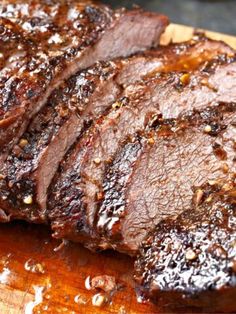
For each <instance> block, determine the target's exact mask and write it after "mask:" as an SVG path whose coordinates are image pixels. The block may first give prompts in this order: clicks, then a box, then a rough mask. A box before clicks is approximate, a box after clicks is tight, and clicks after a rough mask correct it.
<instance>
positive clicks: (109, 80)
mask: <svg viewBox="0 0 236 314" xmlns="http://www.w3.org/2000/svg"><path fill="white" fill-rule="evenodd" d="M213 48H214V49H213ZM193 52H194V56H193V55H192V54H193ZM220 53H221V54H222V53H224V54H228V55H229V54H232V53H233V50H232V49H231V48H230V47H228V46H227V45H226V44H223V43H221V42H218V41H212V40H209V39H207V38H205V37H200V38H196V39H195V40H191V41H190V42H186V43H182V44H176V45H174V44H172V45H169V46H167V47H160V48H159V49H155V50H154V49H153V50H149V51H146V52H145V53H144V54H139V55H135V56H133V57H130V58H123V59H118V60H114V61H111V62H105V63H97V64H96V65H95V66H94V67H91V68H89V69H88V70H86V71H82V72H81V73H78V74H76V75H75V76H73V77H72V78H71V79H69V80H68V81H66V82H65V83H64V84H63V85H62V86H61V87H60V88H58V89H56V90H55V92H54V93H53V94H52V96H51V97H50V98H49V100H48V103H47V105H46V106H45V107H44V108H42V110H41V111H40V112H39V113H38V114H37V115H36V117H35V118H34V119H33V121H32V122H31V123H30V125H29V127H28V129H27V131H26V132H25V133H24V134H23V135H22V137H21V139H20V140H19V142H18V143H17V145H16V146H15V147H14V149H13V152H12V153H11V154H10V155H9V156H8V158H7V162H6V163H4V168H3V169H2V170H1V175H2V177H3V179H2V181H1V184H0V186H1V189H2V198H3V201H1V202H0V204H1V207H2V209H4V210H5V212H6V215H5V216H4V217H5V218H4V219H5V220H9V219H15V218H18V219H19V218H21V219H27V220H30V221H32V220H34V221H37V222H40V221H43V220H45V210H46V199H47V188H48V186H49V184H50V182H51V180H52V178H53V176H54V174H55V171H56V169H57V167H58V164H59V162H60V161H61V160H62V159H63V157H64V155H65V153H66V152H67V150H68V149H69V147H70V146H71V145H72V144H73V143H74V141H75V140H76V139H77V138H78V137H79V136H80V135H81V131H82V130H85V129H86V128H87V127H88V126H89V125H90V124H91V123H92V121H93V120H94V119H95V118H98V117H99V116H100V115H102V114H104V113H105V112H106V110H107V109H108V108H109V107H110V106H111V104H112V102H114V101H115V98H117V97H118V95H119V93H120V92H121V90H122V86H124V85H125V86H127V85H129V84H130V83H134V82H135V81H137V80H139V79H141V77H142V76H144V75H147V74H148V72H151V73H152V72H153V71H154V70H155V71H157V70H159V71H168V70H169V69H171V65H172V67H173V68H172V70H178V69H181V66H182V68H184V69H185V68H186V67H191V68H193V69H194V68H195V67H197V65H198V64H199V63H203V64H204V63H205V62H207V60H209V59H211V58H212V57H213V56H215V55H218V54H220ZM6 197H7V199H6Z"/></svg>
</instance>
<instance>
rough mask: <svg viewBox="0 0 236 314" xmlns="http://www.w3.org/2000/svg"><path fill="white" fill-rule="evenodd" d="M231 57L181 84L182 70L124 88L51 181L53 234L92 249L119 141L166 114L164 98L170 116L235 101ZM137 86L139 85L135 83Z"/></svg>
mask: <svg viewBox="0 0 236 314" xmlns="http://www.w3.org/2000/svg"><path fill="white" fill-rule="evenodd" d="M231 61H232V60H227V61H224V62H222V60H221V59H220V61H217V62H213V63H212V62H210V65H211V66H210V68H205V70H204V71H203V70H202V71H196V72H194V73H192V74H191V81H190V82H189V84H186V85H182V84H181V83H180V82H181V78H182V76H183V74H182V73H172V74H162V75H161V76H158V77H155V80H154V81H155V83H156V84H154V83H153V79H152V78H151V84H150V85H149V81H147V88H143V89H142V87H143V86H144V83H141V88H140V90H139V91H140V92H138V89H136V93H134V92H133V88H132V91H131V89H130V88H129V87H128V88H127V89H126V90H125V92H124V94H125V95H127V94H128V92H127V90H128V91H131V93H130V97H125V98H123V99H122V100H121V101H120V102H117V107H118V108H117V109H116V110H112V111H111V113H110V114H108V115H107V116H106V117H105V118H103V119H101V120H99V121H98V122H97V124H95V126H94V127H93V128H92V129H91V130H90V132H88V133H87V134H86V135H84V136H83V138H82V140H81V141H80V142H78V144H77V146H76V147H75V149H74V150H73V151H72V153H71V157H70V156H69V157H68V158H67V160H66V161H65V162H64V163H63V164H62V167H61V171H60V173H59V174H58V176H57V177H56V178H55V181H54V182H53V184H52V189H51V197H50V201H49V202H48V205H49V217H50V220H51V221H52V228H53V230H54V236H55V237H58V238H69V239H71V240H73V241H78V242H83V243H85V245H86V246H89V247H90V248H91V246H94V247H95V248H96V247H97V245H98V242H99V241H100V236H99V235H98V234H97V232H96V219H97V218H96V217H97V211H98V209H99V206H100V203H101V201H102V200H103V197H104V191H103V177H104V174H105V170H106V169H107V167H109V164H110V163H111V161H112V159H113V157H114V155H115V153H116V151H117V150H118V149H119V147H120V145H122V143H123V142H124V141H125V140H126V138H127V137H128V136H130V137H132V136H133V135H135V134H136V133H137V132H140V131H141V132H142V131H144V130H145V129H146V128H149V124H150V122H151V121H152V120H153V118H155V117H156V116H157V115H159V114H160V113H161V114H162V115H163V116H166V115H167V114H169V110H170V109H169V107H168V106H167V108H166V109H167V114H166V109H165V107H164V101H167V99H172V112H173V118H176V114H179V113H181V112H182V113H183V112H185V113H186V110H188V109H195V108H196V109H204V108H205V107H206V106H213V107H214V106H215V105H217V103H218V102H219V103H221V102H222V101H224V100H225V101H226V102H234V101H235V100H236V89H235V76H236V72H235V66H236V64H235V63H234V62H233V63H228V62H231ZM208 66H209V64H208ZM225 76H227V84H226V83H224V84H223V85H221V82H222V78H223V79H225V81H226V78H225ZM206 77H207V78H208V87H207V86H206V81H205V80H206ZM209 82H211V85H210V83H209ZM137 85H138V86H140V83H138V84H137ZM134 86H136V85H134ZM150 86H151V87H152V88H151V87H150ZM216 90H217V91H216ZM158 95H159V99H158ZM153 96H155V97H156V98H155V100H153V99H154V97H153ZM167 96H168V97H167ZM193 100H194V101H193ZM192 105H193V106H192ZM75 183H76V184H75ZM65 200H66V202H65ZM98 216H99V215H98ZM91 239H92V240H91ZM100 247H102V248H107V247H110V244H109V243H106V242H104V243H100ZM117 249H120V248H118V247H117ZM135 250H136V248H134V247H133V244H131V243H130V247H129V248H128V249H127V251H128V252H129V253H130V254H132V252H135Z"/></svg>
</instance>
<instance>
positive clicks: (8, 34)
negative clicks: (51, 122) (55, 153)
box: [0, 0, 168, 160]
mask: <svg viewBox="0 0 236 314" xmlns="http://www.w3.org/2000/svg"><path fill="white" fill-rule="evenodd" d="M167 24H168V19H167V18H166V17H165V16H162V15H159V14H157V13H149V12H143V11H142V10H141V9H133V10H131V11H126V10H118V11H112V10H111V9H110V8H109V7H107V6H105V5H102V4H97V3H93V2H92V1H74V0H66V1H63V0H61V1H56V2H54V1H43V0H42V1H40V0H36V1H28V2H24V1H23V0H20V1H15V0H9V1H4V2H3V3H1V4H0V29H1V32H0V45H1V51H0V53H1V56H2V57H1V64H0V67H1V77H0V80H1V87H0V88H1V93H0V94H1V96H0V97H1V98H0V147H1V158H0V160H3V159H4V158H5V156H6V155H5V153H7V152H8V151H9V149H10V148H11V147H12V145H13V144H14V143H16V142H17V141H18V139H19V137H20V136H21V134H22V133H23V132H24V131H25V129H26V127H27V125H28V123H29V119H30V118H31V117H32V116H34V115H35V114H36V113H37V112H38V111H39V110H40V108H41V107H42V106H44V104H45V103H46V100H47V98H48V97H49V95H50V94H51V92H52V91H53V89H54V88H55V87H57V86H58V85H59V84H60V83H61V82H62V81H64V80H65V79H66V78H68V77H69V76H71V75H72V74H74V73H75V72H77V71H78V70H80V69H84V68H87V67H89V66H91V65H92V64H94V62H95V61H98V60H109V59H112V58H115V57H119V56H127V55H130V54H133V53H135V52H137V51H142V50H145V49H147V48H149V47H151V46H156V45H157V44H158V41H159V37H160V34H161V33H162V32H163V30H164V28H165V27H166V25H167ZM147 33H148V36H146V34H147ZM124 34H125V35H124Z"/></svg>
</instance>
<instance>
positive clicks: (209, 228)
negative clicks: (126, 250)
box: [135, 178, 236, 313]
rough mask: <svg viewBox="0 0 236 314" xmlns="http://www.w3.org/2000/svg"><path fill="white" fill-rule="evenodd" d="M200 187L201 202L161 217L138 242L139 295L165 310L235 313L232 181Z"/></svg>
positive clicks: (235, 217) (235, 223)
mask: <svg viewBox="0 0 236 314" xmlns="http://www.w3.org/2000/svg"><path fill="white" fill-rule="evenodd" d="M234 179H235V178H234ZM199 191H200V190H199ZM201 191H202V199H201V203H200V204H196V203H195V204H193V205H192V207H191V208H190V209H189V210H187V211H185V212H184V213H183V214H181V215H180V216H179V217H178V218H177V219H176V220H174V219H166V220H164V221H162V222H161V223H160V224H158V225H157V226H156V227H155V230H153V232H152V233H151V234H149V236H148V237H147V239H146V240H145V241H144V243H143V244H142V247H141V249H140V255H139V257H138V258H137V261H136V263H135V279H136V282H137V285H138V290H139V294H140V297H141V298H144V299H146V298H150V299H151V300H152V301H154V302H155V303H157V304H158V305H159V306H161V307H163V309H165V311H166V312H168V313H169V312H170V311H171V309H172V310H174V311H175V312H185V313H186V311H187V308H190V309H192V310H195V311H194V312H201V313H203V312H204V313H222V312H225V313H235V311H236V300H235V293H236V267H235V260H236V247H235V243H236V242H235V241H236V203H235V196H236V195H235V193H236V185H235V183H234V182H233V181H218V182H216V183H215V184H214V185H213V184H211V185H209V183H206V184H204V186H202V187H201Z"/></svg>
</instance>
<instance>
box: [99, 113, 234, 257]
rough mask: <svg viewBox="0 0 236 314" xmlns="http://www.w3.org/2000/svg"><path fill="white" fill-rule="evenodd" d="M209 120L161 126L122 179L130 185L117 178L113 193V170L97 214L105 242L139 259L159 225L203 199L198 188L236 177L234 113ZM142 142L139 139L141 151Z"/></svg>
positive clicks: (105, 186) (106, 183)
mask: <svg viewBox="0 0 236 314" xmlns="http://www.w3.org/2000/svg"><path fill="white" fill-rule="evenodd" d="M208 114H210V113H208V112H203V113H202V115H204V116H205V115H206V116H208ZM214 116H216V117H214ZM217 116H218V117H217ZM200 118H201V117H200ZM209 118H210V120H209V121H208V118H207V120H206V121H205V122H204V124H202V123H201V119H202V118H201V119H200V121H199V123H197V120H198V118H197V116H196V114H195V115H193V120H196V121H192V122H191V123H190V124H189V123H188V124H186V125H185V123H183V122H181V123H177V125H173V127H171V124H170V127H168V126H167V125H163V126H161V127H160V130H159V131H158V132H157V135H156V136H155V137H153V138H152V144H151V145H150V138H149V139H148V140H147V141H146V144H145V145H144V146H143V147H142V151H141V153H139V155H140V157H139V158H138V160H137V159H136V160H135V162H133V164H134V165H133V168H132V169H129V171H128V172H127V171H126V172H125V176H126V177H125V176H124V175H123V177H125V180H124V181H123V182H122V181H121V182H120V177H118V179H119V180H117V181H116V182H117V183H113V187H112V188H110V178H112V176H111V175H110V173H111V170H112V169H111V170H110V173H108V182H106V180H105V183H104V189H105V197H104V203H103V205H102V206H101V208H100V211H99V212H98V228H99V229H100V233H101V234H103V241H104V243H106V242H108V246H110V247H113V248H115V249H117V250H119V251H123V252H127V253H129V254H131V255H132V254H133V255H135V254H136V253H137V250H138V247H139V245H140V243H141V242H142V240H143V239H144V237H145V236H146V235H147V233H148V232H149V231H150V230H151V229H153V228H154V227H155V225H156V224H157V223H159V222H160V221H161V220H162V219H164V218H166V217H168V216H170V215H171V216H174V215H178V214H179V213H181V212H182V211H184V210H186V209H188V208H190V206H191V202H192V199H193V198H194V195H195V193H196V197H197V201H198V198H201V190H198V189H199V187H200V186H201V185H202V184H203V183H204V182H206V181H210V182H214V181H216V180H221V179H224V178H228V177H230V176H232V175H233V174H234V172H235V171H236V164H235V156H236V153H235V150H234V149H235V147H234V145H235V135H236V128H235V109H234V111H233V112H231V113H229V114H225V116H223V117H221V115H220V114H219V113H218V112H216V113H215V114H212V113H211V114H210V117H209ZM172 123H173V122H172ZM196 123H197V125H196ZM210 129H211V131H208V130H210ZM207 132H209V133H207ZM139 143H140V140H138V141H137V143H136V147H139V145H140V144H139ZM134 145H135V143H133V146H134ZM125 149H126V147H125ZM126 158H127V159H128V157H126ZM125 161H126V160H125ZM121 163H123V161H121ZM115 169H116V168H115ZM113 176H114V174H113ZM200 200H201V199H200ZM104 243H103V242H102V245H103V246H104Z"/></svg>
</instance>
